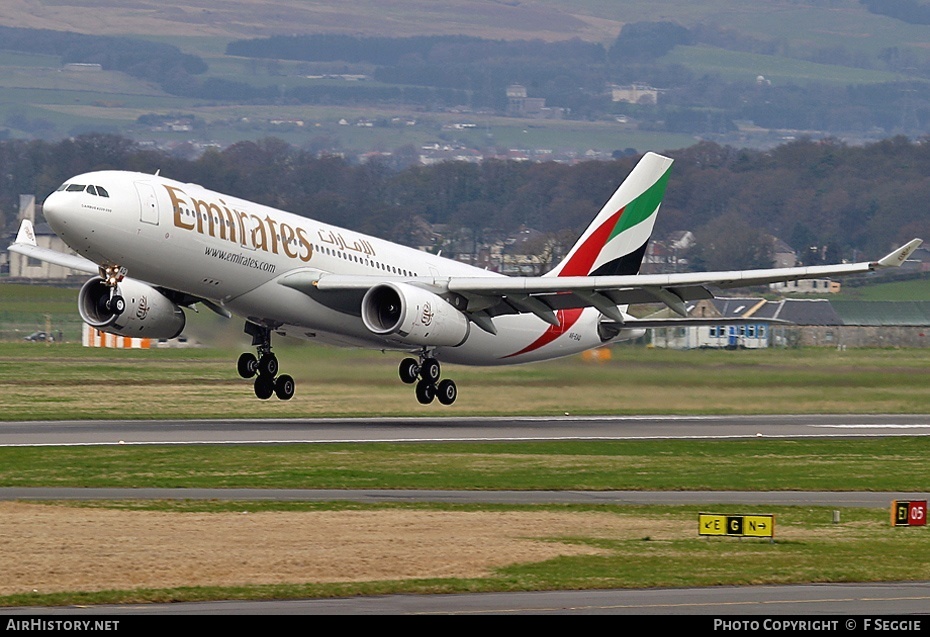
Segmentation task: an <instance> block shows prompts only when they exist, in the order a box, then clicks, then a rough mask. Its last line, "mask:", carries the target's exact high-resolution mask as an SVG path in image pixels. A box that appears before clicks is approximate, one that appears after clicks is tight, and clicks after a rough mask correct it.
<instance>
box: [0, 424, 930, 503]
mask: <svg viewBox="0 0 930 637" xmlns="http://www.w3.org/2000/svg"><path fill="white" fill-rule="evenodd" d="M927 455H930V438H926V437H915V438H897V437H891V438H886V439H857V440H844V441H831V440H771V439H752V440H747V441H725V442H721V441H702V440H689V441H676V440H670V441H597V442H589V441H567V442H526V443H504V442H501V443H467V444H466V443H429V444H425V443H424V444H417V443H403V444H387V443H370V444H364V445H355V444H340V443H332V444H320V445H298V444H294V445H241V446H239V445H233V446H206V447H204V446H196V445H195V446H173V445H169V446H141V447H136V446H118V447H115V448H114V447H112V446H89V447H51V448H48V447H7V448H0V486H3V487H36V486H47V487H123V488H140V487H160V488H260V489H265V488H293V489H475V490H512V489H516V490H555V491H559V490H594V491H600V490H660V491H665V490H672V491H676V490H710V491H729V490H736V491H739V490H749V491H754V490H760V491H783V490H789V491H790V490H798V491H848V490H852V491H858V490H861V491H930V470H928V469H927V468H926V467H925V466H924V462H923V459H924V458H926V457H927Z"/></svg>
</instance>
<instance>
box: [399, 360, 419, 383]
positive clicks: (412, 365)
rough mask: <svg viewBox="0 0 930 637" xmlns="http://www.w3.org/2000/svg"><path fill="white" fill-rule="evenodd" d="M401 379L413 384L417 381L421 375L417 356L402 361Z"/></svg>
mask: <svg viewBox="0 0 930 637" xmlns="http://www.w3.org/2000/svg"><path fill="white" fill-rule="evenodd" d="M399 371H400V379H401V380H402V381H404V382H405V383H407V384H408V385H412V384H414V383H415V382H417V377H418V376H419V375H420V364H419V363H417V361H416V359H415V358H405V359H404V360H402V361H401V362H400V370H399Z"/></svg>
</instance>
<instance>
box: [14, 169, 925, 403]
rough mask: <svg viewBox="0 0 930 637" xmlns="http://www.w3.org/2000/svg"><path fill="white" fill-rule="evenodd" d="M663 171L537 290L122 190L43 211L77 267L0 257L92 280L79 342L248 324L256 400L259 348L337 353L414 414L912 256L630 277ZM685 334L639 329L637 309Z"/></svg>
mask: <svg viewBox="0 0 930 637" xmlns="http://www.w3.org/2000/svg"><path fill="white" fill-rule="evenodd" d="M671 164H672V160H671V159H669V158H667V157H663V156H661V155H657V154H654V153H647V154H646V155H644V156H643V158H642V159H641V160H640V161H639V163H638V164H637V165H636V167H635V168H634V169H633V171H632V172H631V173H630V174H629V175H628V176H627V178H626V179H625V180H624V181H623V183H621V184H620V186H619V188H618V189H617V190H616V192H614V194H613V196H612V197H610V199H609V200H608V201H607V203H606V204H605V205H604V207H603V208H602V209H601V210H600V212H599V213H598V214H597V215H596V216H595V218H594V220H593V221H592V223H591V225H590V226H588V228H587V229H586V230H585V231H584V233H583V234H582V235H581V238H579V239H578V241H577V242H576V243H575V245H574V246H573V247H572V248H571V250H570V251H569V252H568V254H567V256H566V257H565V259H564V260H563V261H562V262H561V263H559V264H558V265H557V266H556V267H555V268H554V269H553V270H552V271H550V272H547V273H546V274H544V275H543V276H534V277H508V276H503V275H499V274H496V273H493V272H488V271H485V270H481V269H479V268H476V267H472V266H469V265H466V264H464V263H460V262H457V261H453V260H450V259H444V258H441V257H439V256H436V255H433V254H428V253H425V252H421V251H419V250H415V249H413V248H408V247H405V246H401V245H398V244H395V243H391V242H388V241H383V240H381V239H377V238H374V237H370V236H366V235H363V234H360V233H358V232H353V231H351V230H346V229H343V228H337V227H334V226H330V225H326V224H323V223H320V222H318V221H314V220H313V219H310V218H307V217H303V216H298V215H295V214H291V213H289V212H284V211H281V210H276V209H274V208H270V207H267V206H263V205H260V204H257V203H252V202H250V201H244V200H242V199H237V198H235V197H231V196H229V195H225V194H222V193H218V192H213V191H211V190H207V189H206V188H203V187H201V186H198V185H196V184H189V183H182V182H179V181H173V180H171V179H167V178H165V177H162V176H159V175H158V174H155V175H148V174H141V173H134V172H123V171H100V172H90V173H86V174H83V175H78V176H76V177H74V178H73V179H69V180H68V181H66V182H65V183H64V184H63V185H62V186H61V187H60V188H59V189H58V190H57V191H56V192H54V193H52V194H51V195H49V197H48V198H47V199H46V200H45V203H44V206H43V211H44V214H45V218H46V220H47V221H48V224H49V225H50V226H51V227H52V229H53V230H54V231H55V232H56V233H57V234H58V236H60V237H61V238H62V239H63V240H64V241H65V243H66V244H67V245H68V246H70V247H71V248H72V249H73V250H74V251H75V252H77V255H69V254H63V253H60V252H56V251H53V250H48V249H44V248H40V247H38V246H37V245H36V242H35V237H34V234H33V228H32V226H31V224H30V223H29V222H28V221H23V224H22V226H21V228H20V231H19V234H18V236H17V238H16V241H15V243H14V244H13V245H11V246H10V250H13V251H15V252H19V253H22V254H25V255H28V256H30V257H34V258H37V259H41V260H44V261H49V262H51V263H56V264H59V265H63V266H66V267H70V268H74V269H76V270H80V271H85V272H87V273H89V274H93V275H94V276H93V277H92V278H91V279H90V280H88V281H87V283H86V284H84V286H83V288H82V289H81V292H80V296H79V300H78V309H79V311H80V314H81V318H82V319H83V320H84V321H85V322H86V323H88V324H89V325H91V326H93V327H95V328H97V329H100V330H103V331H106V332H111V333H114V334H119V335H123V336H137V337H138V336H147V337H152V338H169V339H170V338H174V337H176V336H178V335H179V334H180V333H181V330H182V329H183V328H184V324H185V314H184V311H183V310H182V309H181V308H182V307H191V306H193V305H194V304H196V303H202V304H203V305H205V306H206V307H208V308H210V309H211V310H213V311H215V312H217V313H219V314H222V315H224V316H227V317H230V316H232V315H233V314H237V315H239V316H241V317H243V318H244V319H245V332H246V333H247V334H249V335H250V336H251V337H252V345H253V346H254V347H255V348H256V354H252V353H250V352H247V353H244V354H242V356H240V358H239V361H238V372H239V374H240V375H241V376H242V377H244V378H254V391H255V395H256V396H257V397H258V398H261V399H268V398H270V397H271V396H272V395H277V396H278V398H280V399H283V400H287V399H289V398H291V397H292V396H293V395H294V380H293V378H291V377H290V376H289V375H287V374H279V370H278V361H277V358H276V357H275V355H274V354H273V353H272V351H271V336H272V333H277V334H283V335H288V336H295V337H298V338H305V339H313V340H318V341H322V342H326V343H331V344H335V345H343V346H352V347H367V348H374V349H379V350H396V351H399V352H407V353H408V354H409V356H408V357H406V358H404V359H403V360H402V361H401V363H400V378H401V380H402V381H403V382H405V383H409V384H412V385H415V387H416V397H417V400H419V401H420V402H421V403H424V404H426V403H430V402H432V401H433V399H434V398H438V400H439V401H440V402H441V403H443V404H447V405H448V404H451V403H453V402H454V401H455V399H456V396H457V388H456V385H455V383H454V382H453V381H452V380H450V379H448V378H446V379H442V380H441V371H440V361H442V362H449V363H460V364H466V365H507V364H517V363H528V362H532V361H541V360H547V359H552V358H558V357H562V356H568V355H572V354H576V353H579V352H582V351H584V350H587V349H590V348H594V347H599V346H602V345H605V344H607V343H611V342H615V341H622V340H626V339H632V338H637V337H639V336H642V335H643V334H644V330H645V329H646V328H649V327H659V326H666V327H667V326H674V325H689V324H690V325H694V324H709V323H714V324H717V323H720V322H721V321H720V319H714V320H708V319H698V318H691V317H688V316H687V312H686V310H685V303H686V302H688V301H694V300H697V299H706V298H712V297H713V294H712V292H711V291H710V288H711V287H713V288H734V287H745V286H751V285H760V284H765V283H771V282H776V281H789V280H795V279H806V278H819V277H831V276H840V275H846V274H853V273H859V272H867V271H870V270H874V269H876V268H882V267H889V266H897V265H900V264H901V263H903V262H904V261H905V260H906V259H907V257H908V255H909V254H910V253H911V252H912V251H913V250H914V249H915V248H917V246H918V245H920V243H921V241H920V240H919V239H914V240H913V241H911V242H909V243H907V244H906V245H904V246H902V247H901V248H899V249H897V250H895V251H894V252H892V253H891V254H889V255H887V256H885V257H884V258H882V259H879V260H878V261H873V262H862V263H853V264H838V265H829V266H816V267H797V268H777V269H763V270H743V271H731V272H703V273H679V274H651V275H640V274H639V269H640V264H641V263H642V260H643V255H644V254H645V252H646V246H647V243H648V241H649V237H650V235H651V234H652V228H653V225H654V224H655V220H656V215H657V214H658V212H659V205H660V203H661V200H662V196H663V194H664V192H665V186H666V182H667V181H668V177H669V171H670V168H671ZM656 302H661V303H664V304H665V305H667V306H668V307H669V308H671V309H672V310H674V311H675V312H676V313H677V314H679V315H680V316H681V317H682V318H670V319H662V320H643V319H637V318H634V317H632V316H631V315H630V314H629V313H628V309H629V306H630V305H631V304H637V303H656Z"/></svg>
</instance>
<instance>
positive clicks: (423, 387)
mask: <svg viewBox="0 0 930 637" xmlns="http://www.w3.org/2000/svg"><path fill="white" fill-rule="evenodd" d="M416 394H417V400H418V401H419V402H420V404H421V405H428V404H430V403H431V402H433V399H434V398H435V397H436V385H434V384H433V383H431V382H429V381H427V380H421V381H420V382H419V383H417V390H416Z"/></svg>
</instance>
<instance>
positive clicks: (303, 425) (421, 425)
mask: <svg viewBox="0 0 930 637" xmlns="http://www.w3.org/2000/svg"><path fill="white" fill-rule="evenodd" d="M927 435H930V415H842V416H837V415H777V416H572V415H567V416H559V417H554V418H553V417H502V418H481V417H472V418H456V417H448V418H348V419H335V418H308V419H291V420H272V419H268V420H254V419H242V420H184V421H179V420H100V421H77V420H75V421H48V422H45V421H33V422H5V423H0V446H40V445H52V446H63V445H117V444H126V445H144V444H169V445H170V444H183V445H193V444H237V445H240V444H282V443H335V442H340V443H365V442H393V443H399V442H479V441H511V442H512V441H535V440H682V439H705V440H726V439H737V438H758V437H763V438H854V437H877V436H927Z"/></svg>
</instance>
